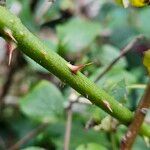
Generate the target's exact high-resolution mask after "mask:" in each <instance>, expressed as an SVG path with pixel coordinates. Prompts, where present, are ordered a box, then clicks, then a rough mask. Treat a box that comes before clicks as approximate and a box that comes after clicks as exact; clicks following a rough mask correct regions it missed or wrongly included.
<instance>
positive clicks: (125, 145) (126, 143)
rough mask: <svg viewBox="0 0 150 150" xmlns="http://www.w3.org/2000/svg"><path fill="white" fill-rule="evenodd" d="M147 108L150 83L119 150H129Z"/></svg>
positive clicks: (149, 96)
mask: <svg viewBox="0 0 150 150" xmlns="http://www.w3.org/2000/svg"><path fill="white" fill-rule="evenodd" d="M149 107H150V83H149V84H148V86H147V90H146V92H145V94H144V96H143V98H142V99H141V101H140V103H139V105H138V108H137V110H136V112H135V116H134V119H133V121H132V123H131V124H130V126H129V128H128V131H127V133H126V135H125V136H124V137H123V139H122V142H121V150H130V149H131V146H132V144H133V143H134V141H135V138H136V136H137V135H138V133H139V130H140V127H141V125H142V123H143V122H144V118H145V115H146V113H147V110H148V109H149Z"/></svg>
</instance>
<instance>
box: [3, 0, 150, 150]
mask: <svg viewBox="0 0 150 150" xmlns="http://www.w3.org/2000/svg"><path fill="white" fill-rule="evenodd" d="M7 7H8V8H9V9H10V10H11V11H12V12H13V13H15V14H17V15H18V16H19V17H20V19H21V20H22V23H23V24H25V26H27V28H29V30H30V31H31V32H33V33H34V34H35V35H37V36H38V37H40V38H41V40H43V42H45V44H46V45H47V46H48V47H49V48H50V50H53V51H55V52H57V53H58V54H59V55H61V56H62V57H64V58H65V59H66V60H67V61H69V62H71V63H72V64H83V63H88V62H93V65H91V66H89V67H87V68H86V69H84V70H83V73H84V74H86V75H87V76H88V77H89V78H90V79H91V80H95V79H96V77H97V76H98V75H99V74H100V73H102V72H103V70H104V69H105V68H106V67H107V66H108V65H109V64H110V63H111V62H112V60H114V59H115V58H116V57H117V56H118V55H119V54H120V51H121V50H122V49H123V48H124V47H125V46H126V45H127V44H128V43H129V42H130V41H131V40H132V39H133V38H134V37H136V36H137V35H139V34H143V35H145V36H146V37H147V38H150V27H149V24H150V19H149V18H150V9H149V7H144V8H140V9H139V8H131V7H130V8H127V9H124V8H123V7H122V6H120V5H117V4H116V3H115V2H114V1H112V0H107V1H105V0H99V1H92V0H82V1H80V0H76V1H69V0H56V1H55V2H54V3H52V4H51V5H49V2H47V1H43V0H7ZM2 42H3V43H4V41H2ZM143 47H144V46H143V45H142V47H140V46H139V47H138V46H137V47H135V48H133V49H132V50H131V51H130V52H128V54H127V55H126V56H125V57H123V58H121V59H120V60H119V61H118V62H117V64H116V65H115V66H114V67H113V68H112V69H111V70H110V71H109V72H108V73H107V74H105V75H104V76H103V77H102V78H101V79H100V80H99V81H98V82H97V85H98V86H100V87H102V88H103V89H105V90H106V91H107V92H108V93H110V94H111V95H113V96H114V97H115V99H116V100H118V101H119V102H121V103H122V105H125V106H126V107H128V108H129V109H131V110H132V111H134V110H135V109H136V106H137V104H138V102H139V100H140V99H141V96H142V94H143V92H144V88H143V87H144V86H138V85H139V84H140V85H145V84H146V83H147V81H148V76H147V74H148V73H147V70H146V69H145V68H144V65H143V63H142V62H143V57H142V55H141V54H140V53H139V51H138V49H140V48H143ZM145 47H147V46H145ZM5 51H6V48H5V47H4V48H0V55H2V54H3V53H5ZM15 53H17V51H16V52H15ZM13 58H14V59H13V64H12V65H14V64H18V65H15V66H16V69H15V70H14V69H13V71H12V72H11V71H10V72H11V74H10V75H11V76H7V74H8V72H9V70H11V67H8V66H7V62H6V60H7V55H3V57H2V58H1V57H0V63H1V65H0V90H1V91H2V89H3V85H4V84H5V82H6V81H7V80H8V79H10V82H9V89H8V91H7V94H6V95H5V97H3V101H4V102H5V107H4V108H3V110H2V111H1V115H0V149H2V150H5V149H8V147H10V146H12V145H13V144H14V143H15V142H17V141H18V140H19V139H22V138H23V137H24V136H25V135H27V134H28V133H30V132H31V131H32V130H33V129H36V128H37V127H38V126H39V125H41V124H43V123H45V122H49V125H48V127H47V128H45V130H43V131H42V132H40V133H39V134H38V135H36V136H35V137H33V138H31V139H29V140H28V141H27V142H26V143H25V144H23V145H21V148H22V150H44V149H47V150H50V149H52V150H61V149H62V148H63V144H64V133H65V124H66V109H65V107H66V105H67V104H68V100H69V99H70V97H71V96H72V94H75V95H76V96H78V94H77V93H75V92H74V91H72V89H71V88H70V87H69V86H68V85H66V84H65V83H62V82H61V81H59V80H58V79H57V78H56V77H54V76H53V75H51V74H50V73H48V72H47V71H46V70H45V69H44V68H42V67H41V66H40V65H38V64H36V63H35V62H33V61H32V60H31V59H30V58H28V57H26V56H24V55H23V54H20V53H19V55H18V56H16V57H15V56H14V57H13ZM19 58H22V59H21V62H20V61H19V60H20V59H19ZM145 59H146V60H144V62H145V63H146V64H147V63H149V60H147V59H149V57H148V58H145ZM77 82H78V81H77ZM6 83H7V82H6ZM129 87H133V88H129ZM72 97H73V96H72ZM72 97H71V98H72ZM112 119H113V118H112V117H110V116H108V115H107V114H106V113H105V112H103V111H102V110H100V109H99V108H97V107H96V106H91V105H87V104H75V106H74V107H73V121H72V131H71V143H70V150H74V149H76V150H97V149H101V150H106V149H112V150H117V149H119V143H120V141H121V138H122V137H123V135H124V133H125V132H126V129H127V128H126V127H125V126H123V125H119V124H118V123H117V124H116V123H115V122H116V120H115V121H114V122H113V121H112ZM89 120H92V121H93V122H94V124H93V125H92V126H91V127H89V128H88V129H85V126H86V125H87V124H88V121H89ZM146 121H147V122H150V115H147V117H146ZM106 124H107V127H109V126H110V127H109V130H105V129H106V128H105V125H106ZM112 126H115V127H113V128H112ZM107 129H108V128H107ZM21 148H20V149H21ZM138 149H139V150H140V149H143V150H148V149H149V148H148V147H147V146H146V144H145V142H144V140H143V139H142V138H141V137H138V138H137V140H136V142H135V144H134V147H133V150H138Z"/></svg>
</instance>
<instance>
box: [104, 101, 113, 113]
mask: <svg viewBox="0 0 150 150" xmlns="http://www.w3.org/2000/svg"><path fill="white" fill-rule="evenodd" d="M103 103H104V105H105V106H106V107H107V108H108V109H109V110H110V111H111V112H113V110H112V108H111V107H110V104H109V102H108V101H106V100H104V101H103Z"/></svg>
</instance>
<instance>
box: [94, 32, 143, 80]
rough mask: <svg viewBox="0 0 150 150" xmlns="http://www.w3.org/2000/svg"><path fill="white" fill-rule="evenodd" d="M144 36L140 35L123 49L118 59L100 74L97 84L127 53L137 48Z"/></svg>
mask: <svg viewBox="0 0 150 150" xmlns="http://www.w3.org/2000/svg"><path fill="white" fill-rule="evenodd" d="M143 39H144V36H143V35H139V36H137V37H135V38H134V39H133V40H132V41H131V42H130V43H129V44H128V45H127V46H126V47H125V48H124V49H122V51H121V53H120V55H119V56H118V57H116V58H115V59H114V60H113V61H112V62H111V63H110V64H109V65H108V66H107V67H106V68H105V69H104V71H103V72H102V73H100V74H99V75H98V76H97V78H96V79H95V82H97V81H98V80H99V79H101V78H102V77H103V76H104V75H105V74H106V73H107V72H108V71H110V70H111V68H112V67H113V66H114V65H115V64H116V63H117V62H118V61H119V60H120V59H121V58H122V57H123V56H124V55H125V54H126V53H127V52H129V51H130V50H131V49H132V48H133V47H134V46H136V45H137V44H138V43H139V41H141V40H143Z"/></svg>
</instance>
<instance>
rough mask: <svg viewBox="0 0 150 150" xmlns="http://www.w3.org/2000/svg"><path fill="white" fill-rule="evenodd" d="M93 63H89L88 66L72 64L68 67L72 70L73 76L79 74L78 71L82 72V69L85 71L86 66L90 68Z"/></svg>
mask: <svg viewBox="0 0 150 150" xmlns="http://www.w3.org/2000/svg"><path fill="white" fill-rule="evenodd" d="M91 64H93V63H88V64H84V65H76V66H75V65H71V64H70V63H68V64H67V66H68V67H69V68H70V70H71V72H72V73H73V74H77V72H78V71H80V70H81V69H83V68H84V67H86V66H89V65H91Z"/></svg>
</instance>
